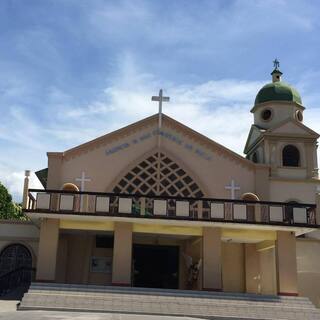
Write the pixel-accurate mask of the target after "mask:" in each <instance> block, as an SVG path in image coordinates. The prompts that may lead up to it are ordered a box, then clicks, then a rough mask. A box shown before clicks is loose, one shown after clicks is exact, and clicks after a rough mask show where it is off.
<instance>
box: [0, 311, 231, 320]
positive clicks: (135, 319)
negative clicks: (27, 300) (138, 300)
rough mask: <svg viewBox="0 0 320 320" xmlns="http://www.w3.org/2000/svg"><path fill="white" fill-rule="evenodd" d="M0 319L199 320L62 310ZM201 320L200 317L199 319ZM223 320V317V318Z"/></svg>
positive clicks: (12, 314)
mask: <svg viewBox="0 0 320 320" xmlns="http://www.w3.org/2000/svg"><path fill="white" fill-rule="evenodd" d="M0 319H1V320H200V319H199V318H189V317H187V318H185V317H184V318H182V317H164V316H148V315H144V316H142V315H134V314H112V313H90V312H62V311H11V312H0ZM201 320H202V319H201ZM223 320H225V318H224V319H223Z"/></svg>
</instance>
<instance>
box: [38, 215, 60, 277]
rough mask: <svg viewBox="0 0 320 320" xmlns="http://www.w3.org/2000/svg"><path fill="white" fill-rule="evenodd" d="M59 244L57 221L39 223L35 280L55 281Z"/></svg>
mask: <svg viewBox="0 0 320 320" xmlns="http://www.w3.org/2000/svg"><path fill="white" fill-rule="evenodd" d="M58 242H59V220H58V219H43V220H42V222H41V229H40V239H39V250H38V263H37V275H36V279H37V280H40V281H55V274H56V262H57V251H58Z"/></svg>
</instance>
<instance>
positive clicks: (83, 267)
mask: <svg viewBox="0 0 320 320" xmlns="http://www.w3.org/2000/svg"><path fill="white" fill-rule="evenodd" d="M95 237H96V234H94V233H88V232H83V231H82V232H79V233H75V234H60V237H59V249H58V255H57V270H56V281H57V282H61V283H64V282H65V283H75V284H81V283H83V284H95V285H111V273H103V272H92V271H91V270H90V262H91V257H112V254H113V249H112V248H110V249H109V248H96V243H95ZM79 253H80V254H79Z"/></svg>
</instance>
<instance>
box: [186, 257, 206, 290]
mask: <svg viewBox="0 0 320 320" xmlns="http://www.w3.org/2000/svg"><path fill="white" fill-rule="evenodd" d="M182 255H183V257H184V259H185V262H186V265H187V268H188V278H187V289H189V290H192V289H195V288H194V287H195V285H196V283H197V280H198V277H199V271H200V267H201V263H202V260H201V259H200V260H199V261H198V262H196V263H193V259H192V257H191V256H189V255H187V254H185V253H183V254H182Z"/></svg>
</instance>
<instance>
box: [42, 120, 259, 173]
mask: <svg viewBox="0 0 320 320" xmlns="http://www.w3.org/2000/svg"><path fill="white" fill-rule="evenodd" d="M162 119H163V126H165V125H168V126H169V127H173V128H175V129H176V130H178V131H180V132H181V133H183V134H185V135H186V136H189V137H191V138H192V139H194V140H197V141H199V142H200V143H201V144H203V145H204V146H206V147H207V148H208V149H209V150H212V151H217V150H218V151H219V152H221V153H223V154H224V155H225V156H226V157H228V158H231V159H232V160H235V161H238V162H241V163H242V164H243V165H246V166H247V167H250V168H254V163H252V162H251V161H249V160H247V159H246V158H244V157H242V156H240V155H238V154H237V153H235V152H233V151H231V150H229V149H228V148H226V147H224V146H222V145H220V144H219V143H217V142H215V141H213V140H211V139H209V138H208V137H206V136H204V135H202V134H200V133H198V132H196V131H194V130H192V129H191V128H189V127H187V126H185V125H184V124H182V123H180V122H178V121H176V120H174V119H173V118H170V117H169V116H167V115H165V114H163V118H162ZM157 123H158V114H155V115H153V116H151V117H148V118H145V119H143V120H140V121H138V122H135V123H133V124H130V125H128V126H126V127H124V128H121V129H119V130H116V131H113V132H111V133H108V134H106V135H103V136H101V137H98V138H96V139H94V140H92V141H89V142H86V143H84V144H81V145H79V146H77V147H74V148H72V149H69V150H66V151H65V152H63V153H62V155H63V156H66V157H69V156H70V157H73V156H74V155H76V154H78V153H82V152H88V151H89V150H92V149H95V148H97V147H100V146H103V145H107V144H109V143H112V142H113V141H114V140H117V139H118V138H119V137H121V136H128V135H130V134H133V133H135V132H138V131H140V130H141V129H143V128H146V127H150V126H154V125H157ZM48 155H50V152H49V153H48Z"/></svg>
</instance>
